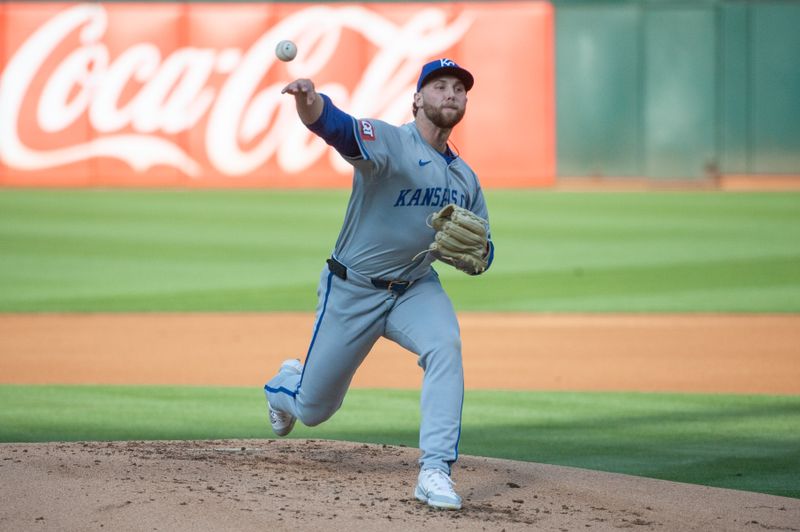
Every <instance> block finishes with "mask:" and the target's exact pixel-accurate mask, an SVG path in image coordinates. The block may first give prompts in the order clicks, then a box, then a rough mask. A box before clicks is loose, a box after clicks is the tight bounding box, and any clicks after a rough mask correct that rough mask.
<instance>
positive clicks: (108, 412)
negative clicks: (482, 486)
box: [0, 190, 800, 497]
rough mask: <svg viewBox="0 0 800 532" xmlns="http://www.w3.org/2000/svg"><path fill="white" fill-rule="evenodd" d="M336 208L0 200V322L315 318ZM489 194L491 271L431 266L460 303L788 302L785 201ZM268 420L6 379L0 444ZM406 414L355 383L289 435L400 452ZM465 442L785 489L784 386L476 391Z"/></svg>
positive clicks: (258, 398) (161, 391)
mask: <svg viewBox="0 0 800 532" xmlns="http://www.w3.org/2000/svg"><path fill="white" fill-rule="evenodd" d="M346 201H347V192H345V191H314V192H311V191H297V192H295V191H292V192H289V191H255V190H245V191H185V190H184V191H178V190H176V191H169V190H168V191H154V190H141V191H139V190H135V191H134V190H83V191H67V190H0V312H6V313H9V312H108V311H113V312H124V311H146V312H158V311H200V312H202V311H265V312H268V311H278V310H303V311H311V310H312V309H313V308H314V305H315V303H316V301H315V294H314V291H315V287H316V279H317V276H318V273H319V270H320V268H321V267H322V266H323V264H324V259H325V257H327V255H328V254H329V253H330V250H331V247H332V245H333V243H334V241H335V238H336V234H337V232H338V228H339V225H340V223H341V218H342V216H343V213H344V209H345V205H346ZM487 201H488V203H489V207H490V212H491V215H492V228H493V233H494V240H495V243H496V245H497V258H496V263H495V265H494V266H493V267H492V269H491V270H490V271H489V273H487V274H486V275H485V276H481V277H478V278H468V277H467V276H464V275H463V274H459V273H458V272H454V271H452V270H451V269H449V268H447V267H440V268H439V271H440V272H441V274H442V277H443V280H444V284H445V285H446V287H447V289H448V291H449V292H450V293H451V295H452V298H453V300H454V303H455V305H456V307H457V309H458V310H459V311H471V310H516V311H533V312H598V313H602V312H688V313H692V312H742V313H750V312H754V313H766V312H770V313H772V312H774V313H796V312H798V311H800V194H798V193H758V194H756V193H735V194H734V193H717V192H673V193H613V194H612V193H557V192H540V191H517V190H515V191H490V192H488V193H487ZM4 349H5V347H4V346H3V344H2V339H1V338H0V357H2V356H3V350H4ZM753 356H758V353H753ZM264 411H265V408H264V405H263V396H262V395H261V390H258V389H256V390H252V389H230V388H168V387H97V386H77V387H75V386H46V387H39V386H12V385H2V386H0V441H45V440H76V439H100V440H105V439H137V440H138V439H164V438H167V439H171V438H178V439H183V438H192V439H205V438H238V437H258V438H263V437H271V432H270V431H269V429H268V427H267V426H266V419H265V412H264ZM417 412H418V393H417V392H414V391H396V392H395V391H385V390H352V391H351V392H350V394H349V395H348V398H347V400H346V402H345V406H344V407H343V409H342V410H341V411H340V412H339V413H337V415H336V416H335V417H334V418H333V419H332V420H331V421H329V422H327V423H325V424H324V425H322V426H320V427H315V428H313V429H308V428H305V427H298V428H297V429H296V432H294V433H293V436H294V437H311V438H335V439H346V440H353V441H365V442H383V443H393V444H403V445H409V446H416V444H417V430H418V422H419V420H418V413H417ZM389 420H390V421H389ZM462 436H463V437H462V443H461V452H462V453H465V454H477V455H486V456H497V457H503V458H514V459H521V460H535V461H540V462H546V463H554V464H564V465H573V466H579V467H589V468H594V469H600V470H606V471H618V472H624V473H630V474H636V475H645V476H651V477H656V478H664V479H670V480H680V481H685V482H697V483H702V484H708V485H713V486H723V487H731V488H738V489H745V490H752V491H761V492H765V493H773V494H780V495H788V496H792V497H800V481H798V480H797V479H798V478H800V397H797V396H792V397H771V396H731V395H669V394H623V393H567V392H564V393H538V392H527V393H522V392H514V393H512V392H474V391H473V392H469V393H468V394H467V400H466V403H465V407H464V430H463V435H462Z"/></svg>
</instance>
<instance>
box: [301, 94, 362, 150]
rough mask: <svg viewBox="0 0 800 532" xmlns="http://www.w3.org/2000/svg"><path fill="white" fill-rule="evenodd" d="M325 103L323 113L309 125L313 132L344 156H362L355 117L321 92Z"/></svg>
mask: <svg viewBox="0 0 800 532" xmlns="http://www.w3.org/2000/svg"><path fill="white" fill-rule="evenodd" d="M320 96H321V97H322V99H323V101H324V102H325V105H324V106H323V107H322V114H321V115H319V118H318V119H317V121H316V122H314V123H313V124H310V125H309V126H307V127H308V129H309V130H311V131H312V132H313V133H315V134H316V135H318V136H319V137H321V138H322V140H324V141H325V142H327V143H328V144H329V145H331V146H333V147H334V149H336V151H338V152H339V153H340V154H342V155H343V156H344V157H348V158H351V159H352V158H357V157H361V150H360V149H359V147H358V141H357V140H356V134H355V129H354V127H353V123H354V121H355V119H354V118H353V117H352V116H350V115H349V114H347V113H345V112H344V111H342V110H341V109H339V108H338V107H336V106H335V105H334V104H333V102H332V101H331V99H330V98H329V97H328V96H326V95H325V94H320Z"/></svg>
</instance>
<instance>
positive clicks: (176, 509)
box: [0, 440, 800, 531]
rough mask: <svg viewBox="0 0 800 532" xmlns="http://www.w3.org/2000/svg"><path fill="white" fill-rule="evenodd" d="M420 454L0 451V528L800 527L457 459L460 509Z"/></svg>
mask: <svg viewBox="0 0 800 532" xmlns="http://www.w3.org/2000/svg"><path fill="white" fill-rule="evenodd" d="M418 455H419V451H418V450H417V449H411V448H404V447H396V446H386V445H383V446H382V445H366V444H357V443H347V442H334V441H322V440H280V441H275V440H220V441H179V442H172V441H160V442H91V443H84V442H81V443H46V444H3V445H0V476H1V477H2V479H3V482H2V483H0V500H2V501H3V504H2V505H0V529H3V530H37V531H38V530H59V531H60V530H99V529H105V530H241V531H246V530H259V531H261V530H298V529H299V530H308V529H312V528H316V527H325V529H326V530H348V531H349V530H353V529H354V528H353V527H357V528H356V529H357V530H361V529H363V530H378V529H381V530H404V531H405V530H422V529H428V530H452V529H459V530H503V529H505V530H508V531H511V530H531V529H537V530H587V529H590V530H616V529H619V528H632V529H635V530H703V531H714V530H726V531H730V530H761V529H770V530H798V529H799V528H800V500H797V499H790V498H784V497H775V496H770V495H763V494H757V493H749V492H741V491H734V490H725V489H717V488H709V487H704V486H695V485H688V484H678V483H673V482H665V481H659V480H652V479H646V478H639V477H632V476H627V475H619V474H609V473H601V472H596V471H587V470H581V469H575V468H567V467H557V466H549V465H542V464H535V463H525V462H513V461H508V460H498V459H491V458H480V457H472V456H462V457H461V458H460V459H459V462H458V464H457V467H456V468H455V470H454V475H453V476H454V479H455V480H456V482H457V485H456V488H457V489H458V491H459V492H460V493H461V495H462V496H463V497H464V509H463V510H462V511H460V512H448V511H437V510H434V509H431V508H428V507H427V506H425V505H423V504H421V503H419V502H418V501H416V500H415V499H414V497H413V494H412V492H413V488H414V483H415V482H416V474H417V462H416V461H417V457H418Z"/></svg>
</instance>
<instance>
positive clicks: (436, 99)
mask: <svg viewBox="0 0 800 532" xmlns="http://www.w3.org/2000/svg"><path fill="white" fill-rule="evenodd" d="M416 97H417V98H418V100H417V105H418V106H420V107H421V108H422V111H423V112H424V113H425V116H426V117H427V118H428V120H430V121H431V122H432V123H433V124H434V125H435V126H436V127H439V128H442V129H452V128H453V126H455V125H456V124H458V123H459V122H460V121H461V119H462V118H464V113H465V112H466V110H467V90H466V89H465V88H464V83H463V82H462V81H461V80H460V79H458V78H456V77H454V76H441V77H438V78H435V79H433V80H431V81H429V82H428V83H426V84H425V86H424V87H422V89H421V90H420V91H419V92H418V93H417V95H416ZM420 104H421V105H420Z"/></svg>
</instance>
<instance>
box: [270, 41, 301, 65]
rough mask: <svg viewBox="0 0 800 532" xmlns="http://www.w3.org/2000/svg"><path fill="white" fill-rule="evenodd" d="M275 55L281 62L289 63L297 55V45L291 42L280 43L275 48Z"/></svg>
mask: <svg viewBox="0 0 800 532" xmlns="http://www.w3.org/2000/svg"><path fill="white" fill-rule="evenodd" d="M275 55H277V56H278V59H280V60H281V61H291V60H292V59H294V56H296V55H297V45H295V44H294V43H293V42H292V41H281V42H279V43H278V46H276V47H275Z"/></svg>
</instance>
